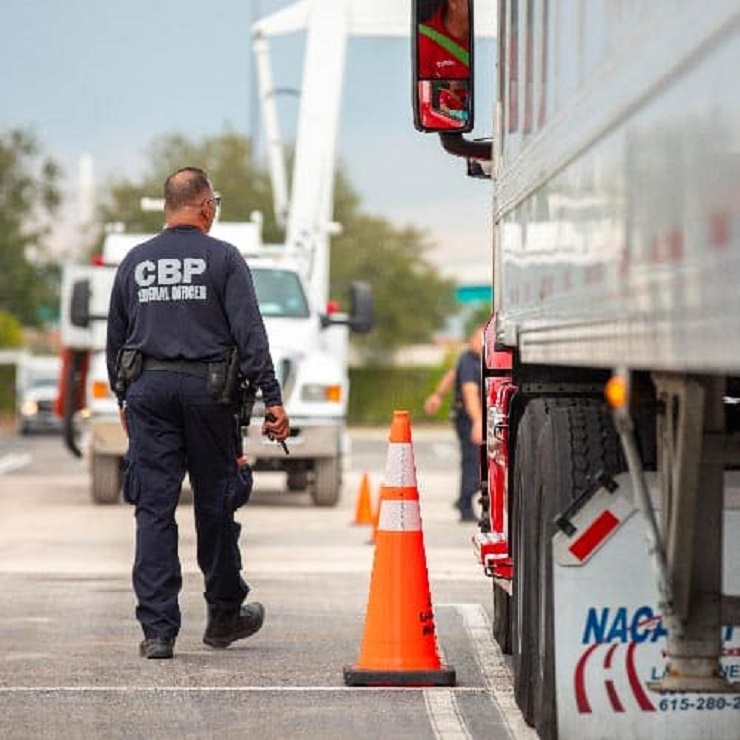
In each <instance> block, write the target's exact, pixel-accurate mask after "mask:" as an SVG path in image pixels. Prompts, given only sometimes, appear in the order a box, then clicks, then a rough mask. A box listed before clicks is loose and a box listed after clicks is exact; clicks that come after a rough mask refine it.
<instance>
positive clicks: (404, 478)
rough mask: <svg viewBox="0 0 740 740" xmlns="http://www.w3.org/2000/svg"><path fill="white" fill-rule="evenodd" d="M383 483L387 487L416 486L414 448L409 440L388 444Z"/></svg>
mask: <svg viewBox="0 0 740 740" xmlns="http://www.w3.org/2000/svg"><path fill="white" fill-rule="evenodd" d="M385 485H386V486H388V488H416V465H415V464H414V448H413V447H412V445H411V443H410V442H391V444H389V445H388V456H387V457H386V460H385Z"/></svg>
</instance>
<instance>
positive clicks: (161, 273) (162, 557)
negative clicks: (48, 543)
mask: <svg viewBox="0 0 740 740" xmlns="http://www.w3.org/2000/svg"><path fill="white" fill-rule="evenodd" d="M164 196H165V217H166V228H165V229H164V231H162V233H160V234H159V235H157V236H156V237H154V238H153V239H151V240H149V241H147V242H144V243H143V244H140V245H138V246H137V247H135V248H134V249H133V250H131V252H130V253H129V254H128V255H127V256H126V258H125V259H124V260H123V261H122V262H121V264H120V266H119V268H118V272H117V274H116V278H115V282H114V285H113V291H112V294H111V301H110V313H109V319H108V339H107V362H108V374H109V379H110V382H111V386H112V387H114V388H116V392H117V395H118V398H119V405H120V406H121V421H122V423H123V425H124V428H125V429H126V430H127V434H128V436H129V452H128V456H127V470H126V475H125V478H124V498H125V499H126V500H127V501H128V502H129V503H131V504H133V505H134V506H135V507H136V555H135V562H134V567H133V586H134V591H135V593H136V597H137V608H136V617H137V619H138V620H139V622H140V624H141V627H142V630H143V633H144V640H143V642H142V643H141V646H140V652H141V655H142V656H143V657H146V658H171V657H172V654H173V647H174V643H175V638H176V637H177V635H178V632H179V630H180V609H179V604H178V596H179V592H180V589H181V586H182V575H181V570H180V560H179V557H178V549H177V548H178V532H177V524H176V521H175V509H176V507H177V503H178V499H179V496H180V487H181V484H182V482H183V479H184V476H185V473H186V472H187V473H188V475H189V477H190V482H191V485H192V488H193V506H194V514H195V524H196V531H197V541H198V544H197V548H198V565H199V566H200V569H201V571H202V573H203V578H204V582H205V593H204V596H205V600H206V603H207V609H208V621H207V625H206V630H205V634H204V636H203V641H204V642H205V643H206V644H207V645H210V646H212V647H226V646H227V645H229V644H231V643H232V642H234V641H235V640H239V639H242V638H245V637H249V636H250V635H252V634H254V633H255V632H257V631H258V630H259V629H260V627H261V626H262V623H263V620H264V608H263V606H262V605H261V604H259V603H257V602H251V603H249V604H244V601H245V599H246V597H247V594H248V592H249V587H248V585H247V584H246V582H245V581H244V580H243V578H242V576H241V556H240V551H239V544H238V538H239V533H240V529H241V527H240V525H239V524H238V523H237V522H236V521H235V519H234V512H235V511H236V509H237V508H238V507H239V506H242V505H243V504H245V503H246V502H247V500H248V498H249V494H250V492H251V488H252V477H251V471H250V470H249V468H247V467H241V468H240V467H239V466H238V464H237V458H238V456H239V449H240V437H239V428H238V423H237V422H236V417H237V410H238V406H237V398H236V396H235V394H232V395H229V394H228V393H227V394H226V395H225V394H224V382H225V375H226V374H227V366H228V360H229V357H230V356H233V352H234V351H236V352H237V353H238V362H239V369H240V371H241V375H242V377H243V378H244V379H246V380H247V381H248V382H249V383H250V384H251V385H252V386H253V387H254V388H259V389H260V390H261V391H262V398H263V401H264V404H265V419H266V420H265V423H264V426H263V430H262V431H263V433H264V434H266V435H267V436H268V437H270V438H271V439H274V440H276V441H282V440H284V439H286V438H287V437H288V435H289V433H290V426H289V422H288V417H287V415H286V413H285V410H284V408H283V405H282V398H281V392H280V386H279V385H278V382H277V379H276V377H275V372H274V369H273V363H272V359H271V356H270V349H269V345H268V341H267V335H266V333H265V328H264V324H263V322H262V316H261V314H260V311H259V307H258V305H257V298H256V295H255V291H254V286H253V283H252V276H251V273H250V271H249V268H248V266H247V264H246V262H245V260H244V259H243V257H242V256H241V254H240V253H239V251H238V250H237V249H236V247H234V246H233V245H231V244H228V243H226V242H222V241H219V240H217V239H213V238H211V237H209V236H208V235H207V234H208V231H209V230H210V228H211V225H212V224H213V220H214V217H215V215H216V209H217V207H218V202H219V201H218V198H217V197H216V195H215V194H214V192H213V188H212V187H211V183H210V182H209V180H208V177H207V175H206V173H205V172H203V171H202V170H200V169H197V168H195V167H186V168H184V169H181V170H178V171H177V172H175V173H174V174H172V175H170V177H168V178H167V181H166V182H165V186H164Z"/></svg>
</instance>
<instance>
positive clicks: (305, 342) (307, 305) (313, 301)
mask: <svg viewBox="0 0 740 740" xmlns="http://www.w3.org/2000/svg"><path fill="white" fill-rule="evenodd" d="M407 24H408V19H407V17H406V14H405V12H404V9H403V8H399V7H396V6H395V5H394V4H393V3H392V2H390V0H384V1H383V2H375V3H367V2H360V1H359V0H354V1H353V0H321V2H297V3H294V4H293V5H290V6H288V7H286V8H284V9H283V10H281V11H279V12H277V13H275V14H273V15H271V16H268V17H266V18H263V19H261V20H259V21H258V22H257V23H256V24H255V25H254V27H253V29H252V31H253V40H254V52H255V58H256V61H257V78H258V86H259V96H260V105H261V109H262V113H263V121H264V125H265V129H266V133H267V139H268V154H269V161H270V174H271V178H272V183H273V191H274V196H275V210H276V214H277V216H278V219H279V220H280V222H281V223H283V224H284V226H285V231H286V239H285V243H284V244H282V245H273V246H269V245H268V246H263V245H262V244H261V236H260V229H259V222H260V220H259V218H256V219H253V220H252V221H250V222H245V223H240V224H236V223H233V224H229V223H223V222H217V223H216V224H215V225H214V228H213V230H212V232H211V233H212V234H213V235H214V236H216V237H218V238H222V239H225V240H226V241H230V242H232V243H233V244H235V245H236V246H237V247H239V248H240V250H241V251H242V252H243V254H244V255H245V258H246V259H247V260H248V262H249V265H250V268H251V269H252V272H253V275H254V277H255V285H256V289H257V294H258V299H259V302H260V306H261V309H262V313H263V316H264V319H265V325H266V328H267V332H268V336H269V339H270V346H271V349H272V353H273V359H274V361H275V365H276V370H277V372H278V376H279V378H280V381H281V386H282V388H283V393H284V401H285V405H286V409H287V411H288V414H289V416H290V420H291V427H292V434H291V437H290V438H289V439H288V440H287V445H288V449H289V451H290V454H289V455H285V454H284V453H283V450H282V449H281V447H280V446H279V445H276V444H274V443H271V442H269V441H267V440H262V439H261V438H260V435H259V424H260V420H259V418H258V415H257V413H258V412H259V405H257V407H256V411H257V413H255V415H254V417H253V424H252V425H251V426H250V428H249V431H248V434H247V438H246V445H245V446H246V451H247V455H248V457H249V458H250V459H251V460H252V462H253V465H254V467H255V469H256V470H284V471H286V472H287V487H288V489H290V490H302V489H304V488H306V487H308V488H309V490H310V492H311V495H312V497H313V500H314V502H315V503H316V504H317V505H323V506H331V505H334V504H336V503H337V501H338V498H339V495H340V490H341V476H342V461H343V456H344V455H345V453H346V451H347V447H348V445H347V441H346V409H347V397H348V392H349V384H348V357H347V353H348V336H347V329H348V328H349V329H352V330H355V331H360V332H362V331H368V330H369V329H370V327H371V325H372V299H371V296H370V291H369V288H368V286H367V285H366V284H364V283H361V282H358V283H353V284H352V285H351V286H350V310H349V313H332V312H331V311H330V310H327V307H328V306H329V301H328V298H329V261H330V255H329V248H330V243H329V242H330V236H331V234H332V233H336V231H337V229H338V228H339V225H338V224H336V223H334V222H333V220H332V215H333V195H334V170H335V166H336V159H337V157H336V146H337V137H338V133H339V118H340V108H341V92H342V82H343V72H344V55H345V50H346V45H347V40H348V38H349V37H350V36H351V35H353V34H360V35H366V36H367V35H380V36H383V35H392V36H404V35H408V25H407ZM301 30H305V31H306V46H305V58H304V65H303V84H302V90H301V102H300V107H299V112H298V127H297V134H296V142H295V156H294V165H293V175H292V187H291V191H290V197H288V196H287V185H286V183H287V177H286V175H285V164H284V162H285V160H284V156H283V152H282V146H281V142H280V135H279V128H278V119H277V113H276V106H275V97H276V92H275V89H274V87H273V83H272V74H271V65H270V57H269V39H270V38H271V37H273V36H277V35H281V34H287V33H293V32H295V31H301ZM216 185H217V183H216ZM148 236H149V235H144V234H138V235H136V234H110V235H108V236H107V238H106V242H105V247H104V253H103V260H102V262H103V264H101V265H97V266H92V265H91V266H82V265H70V266H68V268H67V269H66V270H65V273H64V276H63V287H62V332H61V333H62V343H63V346H64V353H63V359H64V366H63V371H62V372H63V377H64V378H65V387H66V388H67V392H66V393H65V394H64V397H63V399H62V402H61V405H62V411H63V415H64V418H65V420H66V423H65V428H66V432H65V439H66V441H67V444H68V446H69V447H70V449H71V450H72V451H73V452H75V453H76V454H81V453H82V450H81V449H80V447H81V446H84V448H85V449H86V451H87V453H88V454H89V459H90V471H91V479H92V497H93V500H95V501H97V502H100V503H103V502H114V501H118V500H119V491H120V482H121V462H122V459H123V455H124V454H125V450H126V440H125V437H124V436H123V434H122V432H121V430H120V425H119V424H118V420H117V410H116V407H115V401H114V398H113V396H112V395H111V392H110V389H109V388H108V385H107V377H106V375H105V371H104V362H103V357H102V355H101V350H102V348H103V347H104V342H105V320H106V313H107V308H108V299H109V295H110V288H111V285H112V280H113V275H114V274H115V266H116V265H117V264H118V262H119V261H120V259H121V258H122V256H123V254H125V253H126V252H127V251H128V250H129V249H130V248H131V247H132V246H133V245H134V244H136V243H138V242H140V241H143V240H144V239H146V238H148ZM83 406H86V408H87V411H88V414H89V415H88V421H87V427H88V432H89V433H88V434H87V435H85V443H84V445H81V443H80V440H79V438H78V436H77V435H76V434H75V433H74V430H75V429H76V428H77V427H76V425H75V424H74V419H75V412H76V410H78V409H80V408H82V407H83Z"/></svg>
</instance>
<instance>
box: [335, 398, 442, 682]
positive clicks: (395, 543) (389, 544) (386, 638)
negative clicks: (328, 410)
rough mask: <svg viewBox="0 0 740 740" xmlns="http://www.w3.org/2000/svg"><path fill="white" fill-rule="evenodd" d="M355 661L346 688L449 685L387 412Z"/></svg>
mask: <svg viewBox="0 0 740 740" xmlns="http://www.w3.org/2000/svg"><path fill="white" fill-rule="evenodd" d="M389 442H390V444H389V446H388V456H387V461H386V469H385V484H384V486H383V488H382V489H381V493H380V515H379V520H378V529H377V533H376V543H375V557H374V561H373V572H372V576H371V580H370V595H369V597H368V604H367V615H366V617H365V634H364V637H363V640H362V647H361V649H360V658H359V661H358V663H357V665H355V666H347V667H345V669H344V682H345V683H346V684H347V685H348V686H454V684H455V671H454V669H452V668H445V667H443V666H442V664H441V662H440V659H439V653H438V650H437V636H436V630H435V626H434V612H433V610H432V599H431V595H430V591H429V574H428V573H427V565H426V556H425V554H424V536H423V533H422V529H421V513H420V511H419V491H418V489H417V487H416V468H415V465H414V450H413V447H412V445H411V426H410V423H409V416H408V412H406V411H396V412H394V414H393V423H392V425H391V430H390V436H389Z"/></svg>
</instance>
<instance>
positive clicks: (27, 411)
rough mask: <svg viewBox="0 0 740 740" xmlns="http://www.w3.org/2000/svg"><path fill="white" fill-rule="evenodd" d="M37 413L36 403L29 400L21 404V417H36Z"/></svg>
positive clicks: (37, 406)
mask: <svg viewBox="0 0 740 740" xmlns="http://www.w3.org/2000/svg"><path fill="white" fill-rule="evenodd" d="M38 412H39V405H38V404H37V403H36V401H31V400H30V399H28V400H26V401H24V402H23V404H22V405H21V414H23V416H36V414H38Z"/></svg>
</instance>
